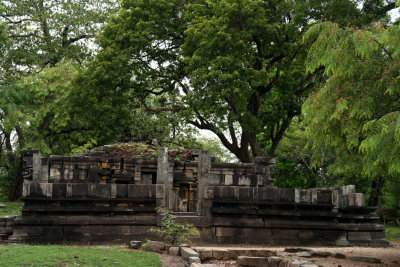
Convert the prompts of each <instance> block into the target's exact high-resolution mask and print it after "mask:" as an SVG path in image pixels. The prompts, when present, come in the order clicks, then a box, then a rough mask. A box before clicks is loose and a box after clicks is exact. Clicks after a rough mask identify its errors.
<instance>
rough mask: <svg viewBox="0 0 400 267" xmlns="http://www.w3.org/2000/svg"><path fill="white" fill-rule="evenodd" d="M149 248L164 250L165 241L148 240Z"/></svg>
mask: <svg viewBox="0 0 400 267" xmlns="http://www.w3.org/2000/svg"><path fill="white" fill-rule="evenodd" d="M147 248H148V249H150V250H154V251H162V250H164V249H165V243H164V242H159V241H152V240H147Z"/></svg>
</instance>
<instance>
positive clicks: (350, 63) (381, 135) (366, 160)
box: [303, 22, 400, 205]
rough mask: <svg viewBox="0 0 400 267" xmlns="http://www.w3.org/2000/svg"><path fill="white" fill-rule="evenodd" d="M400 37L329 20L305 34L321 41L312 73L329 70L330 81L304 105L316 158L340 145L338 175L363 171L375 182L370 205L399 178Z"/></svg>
mask: <svg viewBox="0 0 400 267" xmlns="http://www.w3.org/2000/svg"><path fill="white" fill-rule="evenodd" d="M399 33H400V27H399V25H393V26H390V27H387V26H384V25H382V24H379V23H375V24H373V25H371V27H368V28H365V27H355V26H352V27H346V28H341V27H339V26H338V25H336V24H334V23H331V22H324V23H321V24H317V25H315V26H314V27H312V28H311V29H310V30H309V31H308V32H307V34H306V36H305V38H311V39H314V38H316V41H315V42H314V44H313V46H312V47H311V49H310V52H309V56H308V59H307V68H308V71H314V70H315V69H317V68H318V67H320V66H324V67H325V72H324V74H325V77H326V79H327V81H326V82H325V83H323V84H322V85H321V88H320V89H319V90H316V91H314V92H313V94H312V95H311V96H310V97H309V98H308V99H307V101H306V102H305V104H304V107H303V111H304V113H305V114H306V115H305V120H306V123H307V124H308V128H307V132H308V135H309V138H310V140H312V143H313V148H314V151H315V153H314V160H315V162H318V161H319V160H320V159H321V153H320V151H322V150H321V148H324V147H326V145H327V144H329V145H330V146H333V147H335V148H336V157H335V164H334V165H333V167H334V168H335V171H336V172H337V173H346V172H348V171H349V170H351V169H359V170H360V171H361V172H362V173H363V175H364V176H365V177H369V178H371V179H372V180H373V183H372V187H373V188H374V190H375V189H376V190H375V191H376V192H371V195H372V196H371V200H373V201H370V204H371V205H376V204H377V199H378V197H379V194H380V190H381V189H382V187H383V184H384V182H385V180H386V179H388V177H398V176H399V174H400V154H399V153H400V98H399V97H400V94H399V93H400V83H399V77H400V76H399V74H400V61H399V60H400V50H399V44H400V43H399V42H400V39H399V36H400V35H399ZM357 167H358V168H357Z"/></svg>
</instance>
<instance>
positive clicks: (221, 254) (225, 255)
mask: <svg viewBox="0 0 400 267" xmlns="http://www.w3.org/2000/svg"><path fill="white" fill-rule="evenodd" d="M212 256H213V258H214V259H217V260H227V259H229V250H228V249H224V248H213V250H212Z"/></svg>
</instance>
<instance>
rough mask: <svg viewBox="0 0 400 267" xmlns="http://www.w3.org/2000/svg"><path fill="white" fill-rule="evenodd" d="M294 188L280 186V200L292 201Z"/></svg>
mask: <svg viewBox="0 0 400 267" xmlns="http://www.w3.org/2000/svg"><path fill="white" fill-rule="evenodd" d="M294 193H295V190H294V188H280V201H282V202H294Z"/></svg>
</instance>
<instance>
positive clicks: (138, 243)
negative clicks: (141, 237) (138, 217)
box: [129, 241, 142, 249]
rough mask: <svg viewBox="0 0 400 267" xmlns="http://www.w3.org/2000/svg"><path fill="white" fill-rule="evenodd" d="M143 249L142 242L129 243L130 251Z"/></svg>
mask: <svg viewBox="0 0 400 267" xmlns="http://www.w3.org/2000/svg"><path fill="white" fill-rule="evenodd" d="M141 247H142V241H129V248H130V249H139V248H141Z"/></svg>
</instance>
